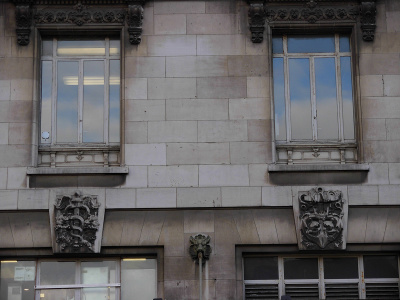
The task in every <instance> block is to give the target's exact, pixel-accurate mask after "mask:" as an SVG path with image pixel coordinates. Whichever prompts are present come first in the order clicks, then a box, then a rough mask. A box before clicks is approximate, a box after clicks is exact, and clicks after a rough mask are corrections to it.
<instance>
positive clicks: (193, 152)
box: [167, 143, 229, 165]
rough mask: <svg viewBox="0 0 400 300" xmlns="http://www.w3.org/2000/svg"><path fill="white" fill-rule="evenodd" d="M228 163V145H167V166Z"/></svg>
mask: <svg viewBox="0 0 400 300" xmlns="http://www.w3.org/2000/svg"><path fill="white" fill-rule="evenodd" d="M228 163H229V143H169V144H167V165H185V164H186V165H187V164H228Z"/></svg>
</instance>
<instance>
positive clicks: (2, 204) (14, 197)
mask: <svg viewBox="0 0 400 300" xmlns="http://www.w3.org/2000/svg"><path fill="white" fill-rule="evenodd" d="M17 207H18V191H11V190H9V191H7V190H2V191H0V209H1V210H13V209H17Z"/></svg>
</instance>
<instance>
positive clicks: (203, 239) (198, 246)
mask: <svg viewBox="0 0 400 300" xmlns="http://www.w3.org/2000/svg"><path fill="white" fill-rule="evenodd" d="M189 241H190V247H189V253H190V256H191V257H192V259H193V260H195V261H196V262H197V263H199V259H201V260H202V263H203V264H204V263H205V261H206V260H208V259H209V258H210V254H211V246H210V245H209V244H210V241H211V238H210V236H209V235H204V234H201V233H199V234H197V235H195V236H191V237H190V240H189Z"/></svg>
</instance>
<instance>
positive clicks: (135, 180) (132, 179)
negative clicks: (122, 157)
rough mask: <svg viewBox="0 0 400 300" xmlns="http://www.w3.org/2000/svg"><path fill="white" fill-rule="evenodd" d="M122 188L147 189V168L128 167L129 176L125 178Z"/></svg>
mask: <svg viewBox="0 0 400 300" xmlns="http://www.w3.org/2000/svg"><path fill="white" fill-rule="evenodd" d="M122 187H126V188H137V187H147V167H146V166H135V167H129V174H128V175H127V176H126V180H125V184H124V185H123V186H122Z"/></svg>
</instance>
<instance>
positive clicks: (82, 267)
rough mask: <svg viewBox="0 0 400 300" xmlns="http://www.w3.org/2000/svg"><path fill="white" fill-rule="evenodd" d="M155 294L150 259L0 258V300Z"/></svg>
mask: <svg viewBox="0 0 400 300" xmlns="http://www.w3.org/2000/svg"><path fill="white" fill-rule="evenodd" d="M156 296H157V260H156V259H154V258H123V259H120V258H106V259H79V260H72V259H57V260H54V259H51V260H50V259H43V260H30V261H28V260H27V261H17V260H3V261H1V284H0V299H2V300H134V299H138V300H139V299H153V298H155V297H156Z"/></svg>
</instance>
